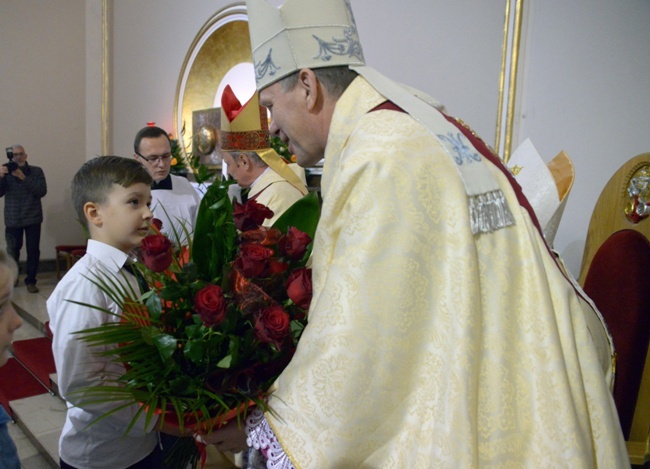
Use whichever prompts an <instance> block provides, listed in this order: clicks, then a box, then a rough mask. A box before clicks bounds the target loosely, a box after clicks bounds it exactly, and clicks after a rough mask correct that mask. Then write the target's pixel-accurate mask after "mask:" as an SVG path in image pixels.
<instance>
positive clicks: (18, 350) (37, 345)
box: [13, 337, 56, 389]
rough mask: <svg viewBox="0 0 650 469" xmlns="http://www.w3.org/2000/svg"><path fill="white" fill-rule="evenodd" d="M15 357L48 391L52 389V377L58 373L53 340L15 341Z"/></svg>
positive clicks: (44, 338)
mask: <svg viewBox="0 0 650 469" xmlns="http://www.w3.org/2000/svg"><path fill="white" fill-rule="evenodd" d="M13 350H14V357H15V358H16V359H17V360H18V361H19V362H20V363H22V364H23V365H24V366H25V368H27V369H28V370H29V371H31V372H32V373H33V374H34V376H36V379H38V380H40V381H41V383H42V384H43V385H44V386H46V387H47V388H48V389H50V388H51V384H50V375H51V374H52V373H55V372H56V368H55V366H54V357H53V356H52V339H50V338H49V337H38V338H35V339H26V340H15V341H14V342H13Z"/></svg>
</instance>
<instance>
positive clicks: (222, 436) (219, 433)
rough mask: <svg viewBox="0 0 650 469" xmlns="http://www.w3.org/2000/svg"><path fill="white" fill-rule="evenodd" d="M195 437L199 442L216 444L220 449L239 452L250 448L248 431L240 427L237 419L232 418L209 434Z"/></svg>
mask: <svg viewBox="0 0 650 469" xmlns="http://www.w3.org/2000/svg"><path fill="white" fill-rule="evenodd" d="M194 439H195V440H196V441H198V442H199V443H203V444H206V445H214V446H215V447H216V448H217V449H218V450H219V451H223V452H231V453H239V452H240V451H243V450H245V449H246V448H248V445H247V444H246V432H245V431H244V428H243V426H242V427H240V426H239V424H238V423H237V419H232V420H231V421H230V422H228V423H227V424H226V425H224V426H223V427H221V428H218V429H214V430H212V432H211V433H209V434H199V433H197V434H195V435H194Z"/></svg>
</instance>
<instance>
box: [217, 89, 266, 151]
mask: <svg viewBox="0 0 650 469" xmlns="http://www.w3.org/2000/svg"><path fill="white" fill-rule="evenodd" d="M266 148H271V141H270V135H269V122H268V118H267V115H266V109H265V108H264V107H262V106H260V102H259V96H258V94H257V93H254V94H253V96H252V97H251V99H249V100H248V102H247V103H246V104H244V105H242V104H241V102H240V101H239V99H237V96H235V93H234V91H233V90H232V88H231V87H230V85H226V88H225V89H224V90H223V95H222V96H221V149H222V150H224V151H255V150H264V149H266Z"/></svg>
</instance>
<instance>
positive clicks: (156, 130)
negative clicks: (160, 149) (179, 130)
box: [133, 125, 172, 156]
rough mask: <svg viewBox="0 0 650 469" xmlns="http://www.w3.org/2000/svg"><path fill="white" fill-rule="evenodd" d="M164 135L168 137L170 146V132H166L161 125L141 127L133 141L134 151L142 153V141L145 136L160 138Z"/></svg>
mask: <svg viewBox="0 0 650 469" xmlns="http://www.w3.org/2000/svg"><path fill="white" fill-rule="evenodd" d="M162 135H164V136H165V137H166V138H167V141H168V142H169V146H170V147H171V145H172V142H171V140H170V139H169V134H168V133H167V132H165V131H164V130H163V129H161V128H160V127H155V126H151V125H148V126H146V127H143V128H141V129H140V130H139V131H138V133H137V134H135V140H134V141H133V151H135V153H136V154H137V155H140V142H141V141H142V139H143V138H158V137H160V136H162ZM140 156H142V155H140Z"/></svg>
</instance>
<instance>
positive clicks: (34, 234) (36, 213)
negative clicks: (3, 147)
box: [0, 145, 47, 293]
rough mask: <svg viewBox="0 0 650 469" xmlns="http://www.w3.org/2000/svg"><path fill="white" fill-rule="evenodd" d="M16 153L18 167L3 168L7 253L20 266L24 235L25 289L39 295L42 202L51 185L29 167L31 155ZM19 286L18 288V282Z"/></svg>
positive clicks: (16, 149)
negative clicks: (37, 277)
mask: <svg viewBox="0 0 650 469" xmlns="http://www.w3.org/2000/svg"><path fill="white" fill-rule="evenodd" d="M12 150H13V158H11V161H13V162H14V163H16V164H17V165H18V167H17V168H16V169H14V170H12V171H10V169H13V168H9V167H8V166H7V165H2V166H0V197H3V196H4V197H5V239H6V241H7V252H8V253H9V255H11V257H13V258H14V259H15V260H16V263H18V261H19V258H20V250H21V249H22V247H23V233H24V236H25V245H26V248H27V263H26V265H25V273H26V274H27V276H26V277H25V285H27V291H28V292H30V293H38V291H39V290H38V287H37V286H36V274H37V272H38V264H39V260H40V256H41V251H40V244H41V223H43V205H42V204H41V199H42V198H43V197H45V194H47V183H46V182H45V174H44V173H43V170H42V169H41V168H39V167H37V166H31V165H29V164H27V153H25V148H23V146H22V145H14V146H13V147H12ZM8 156H9V155H8ZM15 286H18V278H16V283H15Z"/></svg>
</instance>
